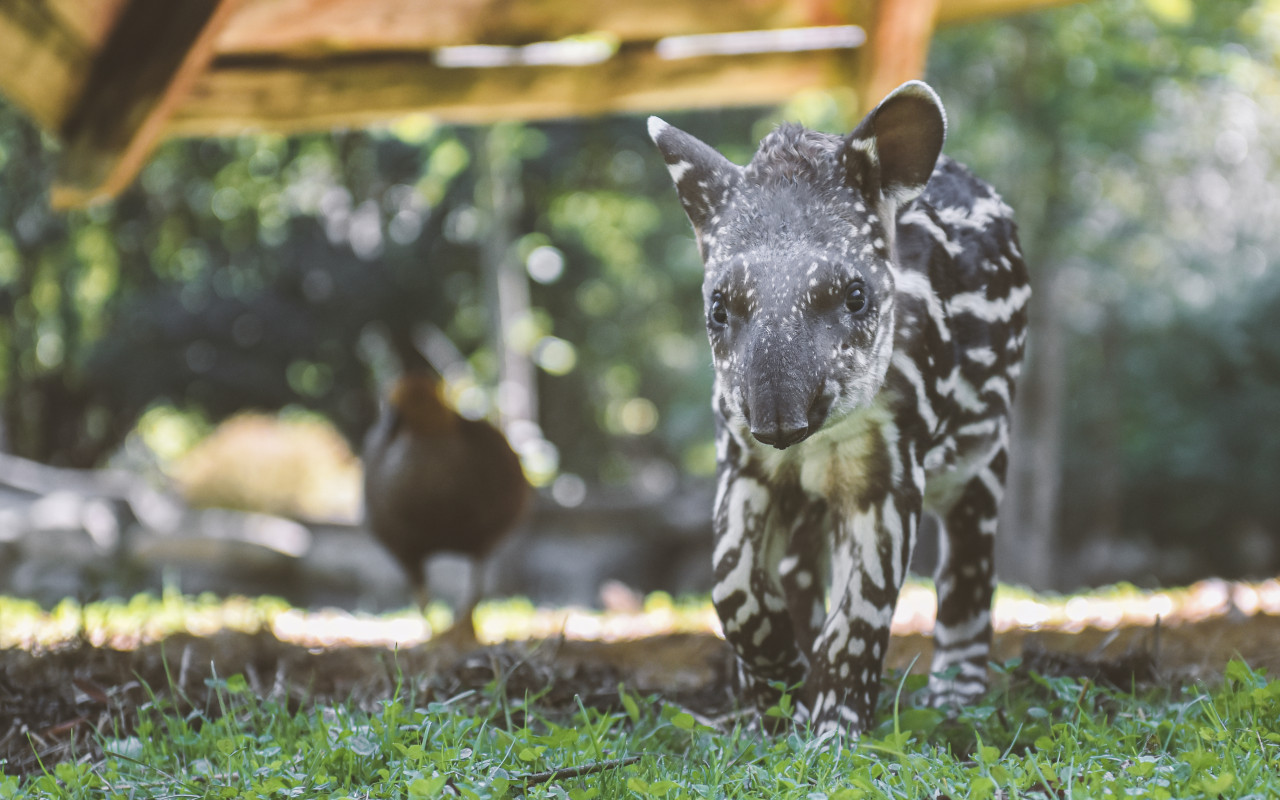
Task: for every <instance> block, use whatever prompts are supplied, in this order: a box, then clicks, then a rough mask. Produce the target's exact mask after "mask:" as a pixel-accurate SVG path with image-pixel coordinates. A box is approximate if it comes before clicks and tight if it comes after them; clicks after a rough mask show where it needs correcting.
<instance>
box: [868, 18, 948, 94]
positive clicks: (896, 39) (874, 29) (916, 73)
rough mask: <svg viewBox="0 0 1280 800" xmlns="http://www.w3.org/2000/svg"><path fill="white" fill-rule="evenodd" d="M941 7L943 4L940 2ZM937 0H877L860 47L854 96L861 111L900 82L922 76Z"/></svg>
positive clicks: (931, 34) (931, 35)
mask: <svg viewBox="0 0 1280 800" xmlns="http://www.w3.org/2000/svg"><path fill="white" fill-rule="evenodd" d="M942 5H945V3H942ZM938 8H939V0H880V2H879V3H878V4H877V7H876V16H875V19H874V20H873V21H872V23H871V25H870V29H869V30H868V31H867V46H866V47H864V48H862V59H863V61H862V69H861V80H860V81H859V83H858V97H859V100H860V104H861V106H862V107H863V108H864V109H870V108H872V107H873V106H875V104H876V103H878V102H880V100H881V99H882V98H883V97H884V96H885V95H887V94H888V93H889V92H891V91H892V90H893V89H895V88H897V87H898V86H899V85H901V84H902V83H904V82H906V81H909V80H913V79H917V78H923V77H924V68H925V62H926V61H927V60H928V57H929V41H930V40H931V39H932V38H933V25H934V18H935V16H936V14H937V11H938Z"/></svg>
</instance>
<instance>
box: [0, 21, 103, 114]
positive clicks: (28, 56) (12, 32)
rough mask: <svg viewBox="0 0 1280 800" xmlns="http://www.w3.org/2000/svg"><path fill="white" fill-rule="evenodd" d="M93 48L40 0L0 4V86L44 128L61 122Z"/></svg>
mask: <svg viewBox="0 0 1280 800" xmlns="http://www.w3.org/2000/svg"><path fill="white" fill-rule="evenodd" d="M91 58H92V50H91V48H90V46H89V44H88V43H86V42H85V41H84V40H83V39H82V38H81V37H80V36H78V35H77V34H76V32H75V31H74V30H72V29H70V28H69V27H68V26H67V25H66V24H65V23H64V21H63V20H62V19H61V18H60V17H59V15H58V14H56V13H55V12H54V9H52V8H51V7H50V6H49V4H47V3H45V2H43V0H6V2H4V3H3V4H0V92H3V93H4V95H5V96H6V97H8V98H9V99H10V100H12V101H13V102H14V103H15V104H16V105H17V106H18V107H19V108H21V109H22V110H23V111H25V112H26V113H27V114H29V115H30V116H31V118H32V119H34V120H35V121H36V123H37V124H39V125H41V126H42V127H44V128H45V129H46V130H50V131H56V130H58V128H59V127H61V125H62V120H63V118H64V116H65V115H66V109H67V107H68V106H69V105H70V104H71V99H72V98H73V97H75V96H76V94H77V93H78V92H79V91H80V85H81V82H82V79H83V75H84V73H85V72H86V71H87V70H88V66H89V63H90V60H91Z"/></svg>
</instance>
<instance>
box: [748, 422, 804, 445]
mask: <svg viewBox="0 0 1280 800" xmlns="http://www.w3.org/2000/svg"><path fill="white" fill-rule="evenodd" d="M751 435H752V436H754V437H756V441H758V442H760V443H761V444H767V445H770V446H771V447H776V448H778V449H779V450H783V449H785V448H787V447H790V446H791V445H793V444H795V443H796V442H799V441H801V440H803V439H804V438H805V437H807V436H808V435H809V426H808V425H807V424H804V425H799V426H796V425H788V424H786V423H779V424H778V425H776V426H774V427H771V428H755V427H753V428H752V429H751Z"/></svg>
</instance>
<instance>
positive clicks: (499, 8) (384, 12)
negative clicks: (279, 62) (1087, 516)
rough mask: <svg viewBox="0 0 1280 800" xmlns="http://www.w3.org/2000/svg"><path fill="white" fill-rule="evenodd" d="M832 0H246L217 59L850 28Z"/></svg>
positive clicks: (220, 43) (222, 39)
mask: <svg viewBox="0 0 1280 800" xmlns="http://www.w3.org/2000/svg"><path fill="white" fill-rule="evenodd" d="M845 5H848V3H847V2H844V0H841V1H840V2H837V0H805V1H804V2H796V1H795V0H698V1H697V2H690V0H606V2H597V1H596V0H589V1H588V2H564V0H515V2H512V0H427V2H423V0H246V2H245V4H244V6H243V7H242V8H241V10H240V11H239V12H238V13H237V14H236V16H235V18H234V19H233V20H232V21H231V22H230V24H228V26H227V28H226V30H225V31H223V33H222V35H221V36H220V37H219V39H218V52H219V54H220V55H228V56H231V55H238V56H245V55H264V54H278V55H282V54H288V55H293V56H302V55H308V54H309V55H312V56H317V55H325V54H334V53H344V52H345V53H354V52H365V53H368V52H379V51H383V52H385V51H410V50H431V49H434V48H438V47H453V46H459V45H475V44H492V45H519V44H529V43H532V42H546V41H556V40H559V39H562V38H565V37H568V36H577V35H581V34H587V33H594V32H605V33H607V34H608V35H610V36H614V37H616V38H617V39H618V40H619V41H621V42H631V41H654V40H657V39H660V38H662V37H664V36H669V35H672V34H696V33H723V32H729V31H750V30H765V29H774V28H793V27H805V26H809V25H829V24H847V23H855V24H856V23H857V22H858V20H857V19H851V18H849V17H848V15H847V14H837V13H835V12H834V11H832V8H833V7H835V6H840V7H841V8H843V7H844V6H845Z"/></svg>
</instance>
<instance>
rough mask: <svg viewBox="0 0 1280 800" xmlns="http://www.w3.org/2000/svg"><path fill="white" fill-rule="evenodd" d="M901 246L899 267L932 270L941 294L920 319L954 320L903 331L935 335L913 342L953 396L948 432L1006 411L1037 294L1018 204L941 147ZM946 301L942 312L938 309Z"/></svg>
mask: <svg viewBox="0 0 1280 800" xmlns="http://www.w3.org/2000/svg"><path fill="white" fill-rule="evenodd" d="M897 250H898V264H899V268H900V269H901V270H902V271H903V272H904V273H906V272H918V273H922V274H923V275H925V276H926V277H927V279H928V283H929V285H930V287H931V288H932V290H933V292H934V293H935V294H936V296H937V299H938V302H939V307H937V308H935V313H934V314H933V315H930V314H929V313H928V310H927V308H925V307H924V306H923V305H921V309H920V310H921V313H919V314H915V315H912V316H913V319H914V320H915V322H916V324H917V327H919V326H925V327H928V328H940V327H942V326H941V325H937V324H934V323H935V322H942V323H944V324H945V327H946V333H945V334H942V335H939V332H937V331H934V330H928V331H923V330H915V331H912V330H902V331H900V334H901V335H902V336H903V337H904V338H920V339H933V342H932V344H931V345H930V344H929V343H928V342H923V341H922V342H919V343H918V346H917V347H913V348H912V349H913V350H915V352H916V353H917V354H919V355H920V356H923V357H920V358H919V359H918V360H919V361H920V362H922V363H920V364H919V366H920V371H921V374H922V376H924V377H925V378H926V379H932V381H933V382H934V384H935V386H936V387H937V389H938V391H937V394H936V395H935V396H936V397H937V398H938V399H937V402H938V403H939V404H940V405H943V406H945V407H944V408H940V409H939V412H940V413H939V416H940V417H941V418H943V419H944V420H948V421H949V422H950V424H949V425H948V426H947V430H944V431H942V432H941V433H942V434H943V435H953V436H954V434H955V432H956V431H957V430H959V429H961V428H963V427H964V426H966V425H972V424H973V423H974V422H975V421H977V420H983V419H991V418H1002V417H1005V416H1007V414H1008V413H1009V411H1010V410H1011V408H1010V406H1011V403H1012V396H1013V384H1014V382H1015V381H1016V378H1017V376H1018V372H1019V370H1020V369H1021V362H1022V354H1023V348H1024V345H1025V342H1026V325H1027V312H1026V306H1027V301H1028V300H1029V298H1030V296H1031V287H1030V284H1029V282H1028V277H1027V267H1026V264H1025V263H1024V262H1023V258H1022V252H1021V251H1020V249H1019V247H1018V237H1017V230H1016V226H1015V225H1014V221H1013V213H1012V210H1011V209H1010V208H1009V207H1008V206H1007V205H1005V203H1004V201H1003V200H1002V199H1001V198H1000V196H999V195H998V194H996V192H995V190H994V189H992V188H991V186H990V185H988V184H987V183H985V182H983V181H981V180H979V179H978V178H976V177H975V176H974V175H973V174H972V173H970V172H969V171H968V170H967V169H966V168H965V167H963V166H962V165H960V164H958V163H956V162H955V161H953V160H951V159H950V158H947V157H945V156H943V157H942V158H940V159H939V161H938V166H937V168H936V169H935V170H934V172H933V175H932V177H931V178H930V179H929V183H928V185H927V186H926V188H925V191H924V193H923V194H922V195H921V196H920V197H919V198H918V199H917V200H916V201H915V202H914V203H912V204H911V205H909V206H907V207H906V208H905V209H904V210H903V211H902V213H901V214H900V215H899V216H898V240H897ZM917 302H919V301H918V300H917ZM938 311H941V315H942V320H936V319H935V318H936V317H937V316H938V314H937V312H938ZM944 340H945V341H944ZM929 354H931V355H933V358H932V359H929V358H928V355H929ZM979 432H984V433H992V432H994V431H985V430H983V431H979ZM1005 433H1007V432H1005ZM971 438H972V437H971ZM954 444H955V443H954V442H953V443H952V448H953V449H954ZM961 445H963V442H961Z"/></svg>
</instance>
